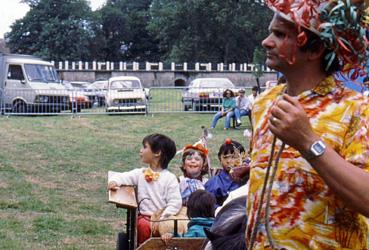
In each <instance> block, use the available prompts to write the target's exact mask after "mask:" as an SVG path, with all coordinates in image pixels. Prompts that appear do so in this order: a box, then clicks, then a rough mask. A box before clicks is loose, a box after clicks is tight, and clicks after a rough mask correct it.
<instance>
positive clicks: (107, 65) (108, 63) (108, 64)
mask: <svg viewBox="0 0 369 250" xmlns="http://www.w3.org/2000/svg"><path fill="white" fill-rule="evenodd" d="M105 65H106V70H110V62H109V61H106V63H105Z"/></svg>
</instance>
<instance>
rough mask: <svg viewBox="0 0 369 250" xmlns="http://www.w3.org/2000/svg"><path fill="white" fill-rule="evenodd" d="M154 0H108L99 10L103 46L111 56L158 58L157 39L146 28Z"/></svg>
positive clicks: (107, 54) (109, 56)
mask: <svg viewBox="0 0 369 250" xmlns="http://www.w3.org/2000/svg"><path fill="white" fill-rule="evenodd" d="M150 4H151V0H108V1H107V3H106V5H105V6H104V7H103V8H102V9H101V10H100V15H101V24H102V31H103V33H104V36H105V38H106V46H105V48H103V50H104V52H105V54H106V58H109V60H138V61H143V60H158V59H159V56H158V54H157V53H158V46H157V42H156V41H155V39H154V38H153V36H151V35H150V34H149V32H148V31H147V29H146V26H147V23H148V21H149V19H150V16H149V13H148V10H149V7H150Z"/></svg>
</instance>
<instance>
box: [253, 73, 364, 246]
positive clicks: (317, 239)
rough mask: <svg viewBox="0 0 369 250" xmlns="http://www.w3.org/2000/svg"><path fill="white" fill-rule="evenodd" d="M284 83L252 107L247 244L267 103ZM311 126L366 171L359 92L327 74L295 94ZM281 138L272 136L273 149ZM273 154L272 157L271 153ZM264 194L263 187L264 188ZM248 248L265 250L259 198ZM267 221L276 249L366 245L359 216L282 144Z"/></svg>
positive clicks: (265, 139)
mask: <svg viewBox="0 0 369 250" xmlns="http://www.w3.org/2000/svg"><path fill="white" fill-rule="evenodd" d="M283 90H284V85H279V86H276V87H274V88H272V89H270V90H267V91H266V92H264V93H263V94H262V95H261V96H260V98H258V99H257V100H256V102H255V104H254V106H253V113H252V115H253V117H252V120H253V128H254V135H253V142H252V147H253V150H252V154H251V158H252V161H251V172H250V189H249V196H248V203H247V211H248V227H247V230H246V239H247V242H248V243H249V241H250V237H251V231H252V228H253V225H254V222H255V218H256V211H257V207H258V203H259V201H260V194H261V190H262V186H263V182H264V176H265V173H266V169H267V166H268V160H269V154H270V150H271V144H272V140H273V135H272V133H271V132H270V130H269V129H268V118H269V117H270V111H271V107H272V106H273V105H274V104H275V101H276V100H277V99H278V98H279V96H280V95H281V93H282V92H283ZM298 98H299V102H300V103H301V104H302V106H303V107H304V109H305V111H306V113H307V115H308V117H309V119H310V123H311V126H312V128H313V130H314V131H315V133H316V134H317V135H319V136H320V137H321V138H322V140H323V141H324V142H325V143H326V144H328V145H330V147H332V148H333V149H334V150H335V151H336V152H337V153H338V154H340V155H341V156H342V157H343V158H344V159H345V160H346V161H348V162H350V163H352V164H354V165H355V166H357V167H359V168H362V169H364V170H365V171H367V172H369V132H368V131H369V108H368V101H367V99H365V97H363V96H362V95H361V94H360V93H356V92H354V91H352V90H349V89H347V88H344V87H342V86H341V85H340V84H339V83H338V82H336V80H334V78H333V77H332V76H330V77H327V78H326V79H325V80H324V81H322V82H321V83H320V84H319V85H318V86H317V87H316V88H314V89H313V90H308V91H305V92H303V93H301V94H300V95H299V96H298ZM280 146H281V141H280V140H277V142H276V146H275V152H278V150H279V148H280ZM274 158H275V156H274ZM266 193H267V192H266ZM266 197H267V195H265V196H264V205H263V207H262V212H261V216H260V218H261V220H260V223H259V226H258V227H257V234H256V238H255V244H254V249H270V246H269V241H268V238H267V234H266V227H265V219H264V217H265V201H266ZM269 225H270V231H271V236H272V240H273V242H274V243H275V246H276V247H277V249H283V248H284V249H299V250H301V249H368V246H367V235H368V226H367V224H366V222H365V218H364V217H363V216H362V215H360V214H358V213H357V212H355V211H353V210H352V209H350V208H348V207H347V206H346V205H345V204H344V203H343V201H342V200H341V199H340V198H339V197H337V196H336V195H335V194H334V193H333V191H332V190H331V189H330V188H329V187H328V186H327V185H326V184H325V182H324V181H323V179H322V178H321V177H320V176H319V174H318V173H317V172H316V171H315V169H314V168H313V167H312V166H311V165H310V164H309V162H308V161H306V160H305V159H304V158H303V157H302V156H301V154H300V153H299V152H298V151H297V150H295V149H294V148H292V147H290V146H288V145H286V146H285V148H284V150H283V152H282V154H281V158H280V161H279V165H278V170H277V172H276V175H275V178H274V184H273V188H272V194H271V199H270V217H269Z"/></svg>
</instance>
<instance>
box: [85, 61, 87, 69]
mask: <svg viewBox="0 0 369 250" xmlns="http://www.w3.org/2000/svg"><path fill="white" fill-rule="evenodd" d="M85 70H88V62H85Z"/></svg>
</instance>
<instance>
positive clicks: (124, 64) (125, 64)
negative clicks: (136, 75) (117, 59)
mask: <svg viewBox="0 0 369 250" xmlns="http://www.w3.org/2000/svg"><path fill="white" fill-rule="evenodd" d="M123 70H127V63H126V62H124V63H123Z"/></svg>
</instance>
